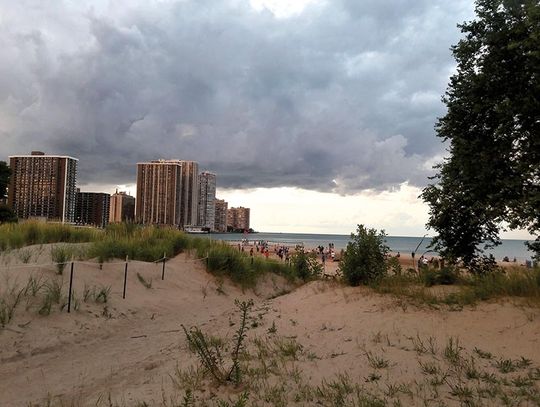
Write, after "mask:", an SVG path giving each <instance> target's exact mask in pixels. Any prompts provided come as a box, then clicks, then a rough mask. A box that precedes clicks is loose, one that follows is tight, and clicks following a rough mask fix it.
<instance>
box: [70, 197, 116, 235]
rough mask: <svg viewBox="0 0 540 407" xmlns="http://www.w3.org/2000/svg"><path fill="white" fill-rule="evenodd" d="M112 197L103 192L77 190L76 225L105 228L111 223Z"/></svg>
mask: <svg viewBox="0 0 540 407" xmlns="http://www.w3.org/2000/svg"><path fill="white" fill-rule="evenodd" d="M110 197H111V196H110V195H109V194H106V193H101V192H81V191H80V189H78V188H77V203H76V205H75V223H77V224H78V225H91V226H96V227H100V228H104V227H105V226H107V224H108V223H109V207H110Z"/></svg>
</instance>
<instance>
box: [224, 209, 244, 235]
mask: <svg viewBox="0 0 540 407" xmlns="http://www.w3.org/2000/svg"><path fill="white" fill-rule="evenodd" d="M227 228H232V229H233V230H249V208H244V207H243V206H240V207H238V208H230V209H229V210H228V211H227Z"/></svg>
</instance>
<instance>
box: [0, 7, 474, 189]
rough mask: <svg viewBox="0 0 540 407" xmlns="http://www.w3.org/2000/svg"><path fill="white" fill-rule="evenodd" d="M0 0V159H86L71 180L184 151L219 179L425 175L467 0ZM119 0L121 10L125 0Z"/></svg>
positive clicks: (358, 183) (271, 182) (286, 182)
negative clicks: (46, 155)
mask: <svg viewBox="0 0 540 407" xmlns="http://www.w3.org/2000/svg"><path fill="white" fill-rule="evenodd" d="M48 3H49V2H47V6H43V5H42V4H43V3H42V2H38V1H30V0H26V1H19V2H17V3H16V4H15V2H7V1H6V2H0V60H2V61H3V63H2V64H0V138H1V141H2V142H1V143H0V159H2V158H3V159H5V158H6V157H7V156H8V155H10V154H19V153H26V152H28V151H30V150H35V149H42V150H44V151H47V152H50V153H58V154H70V155H73V156H76V157H78V158H79V159H80V162H79V165H80V177H79V179H80V182H81V183H82V184H84V183H94V184H95V183H101V184H125V183H133V182H134V179H135V163H136V162H137V161H146V160H151V159H156V158H181V159H193V160H197V161H199V162H200V165H201V167H203V168H207V169H210V170H213V171H216V172H217V173H218V175H219V184H220V186H222V187H236V188H247V187H269V186H298V187H303V188H309V189H314V190H321V191H330V190H333V191H335V192H338V193H341V194H348V193H354V192H358V191H360V190H364V189H386V188H391V187H393V186H395V185H397V184H399V183H402V182H405V181H409V182H410V183H411V184H414V185H419V186H422V185H424V184H425V183H426V181H427V180H426V176H427V175H428V172H427V171H426V169H425V165H424V163H425V162H426V161H427V160H429V159H431V158H432V157H433V156H435V155H437V154H440V153H441V152H442V146H441V144H440V142H439V140H437V139H436V138H435V137H434V130H433V126H434V123H435V120H436V117H437V116H440V115H442V114H443V113H444V110H443V105H442V104H441V102H440V95H441V94H442V93H443V92H444V89H445V87H446V83H447V81H448V76H449V74H450V72H451V70H452V69H453V65H454V63H453V60H452V58H451V55H450V52H449V47H450V45H451V44H453V43H455V42H456V41H457V40H458V38H459V33H458V30H457V28H456V23H458V22H461V21H463V20H465V19H469V18H470V17H471V9H472V5H471V2H470V1H466V0H462V1H455V2H445V1H442V0H435V1H428V0H425V1H416V2H412V3H411V2H410V1H405V0H399V1H396V0H393V1H388V0H387V1H381V0H379V1H375V0H373V1H362V2H359V1H357V0H339V1H327V2H326V3H324V4H322V5H321V4H319V5H314V6H308V7H307V8H306V9H305V10H304V12H303V13H302V14H301V15H299V16H295V17H290V18H285V19H276V18H274V17H273V16H272V14H271V13H269V12H257V11H255V10H253V9H251V7H250V6H249V2H248V0H245V1H243V0H231V1H230V2H227V1H219V2H218V1H210V0H205V1H201V0H197V1H195V0H184V1H178V2H157V1H156V2H143V1H141V2H129V3H128V4H120V5H118V4H116V3H115V4H116V5H112V4H109V2H103V4H101V3H99V2H98V3H95V4H97V5H95V6H94V7H93V8H91V7H90V6H85V5H81V4H80V2H76V4H72V3H69V2H53V3H54V4H53V5H49V4H48ZM121 6H122V7H121Z"/></svg>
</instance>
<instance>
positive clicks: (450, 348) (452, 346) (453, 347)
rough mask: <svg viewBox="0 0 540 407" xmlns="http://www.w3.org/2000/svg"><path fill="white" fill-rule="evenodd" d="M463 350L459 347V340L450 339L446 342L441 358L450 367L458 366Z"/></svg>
mask: <svg viewBox="0 0 540 407" xmlns="http://www.w3.org/2000/svg"><path fill="white" fill-rule="evenodd" d="M462 350H463V348H462V347H461V346H460V345H459V339H457V338H453V337H450V338H448V341H447V342H446V347H445V348H444V353H443V356H444V358H445V359H446V360H447V361H448V362H449V363H450V364H452V365H454V366H455V365H458V364H459V362H460V361H461V351H462Z"/></svg>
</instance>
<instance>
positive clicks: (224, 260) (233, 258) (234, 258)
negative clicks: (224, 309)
mask: <svg viewBox="0 0 540 407" xmlns="http://www.w3.org/2000/svg"><path fill="white" fill-rule="evenodd" d="M193 247H194V249H195V250H196V254H197V257H199V258H201V259H204V261H205V262H206V267H207V270H208V271H209V272H211V273H213V274H218V275H225V276H227V277H229V278H230V279H231V280H233V281H234V282H236V283H239V284H240V285H242V286H243V287H251V286H253V285H254V284H255V283H256V282H257V279H258V278H259V277H261V276H262V275H263V274H265V273H275V274H279V275H282V276H284V277H285V278H287V279H289V280H293V279H294V278H295V277H296V273H295V271H294V269H293V268H292V267H290V266H288V265H287V264H285V263H282V262H279V261H277V260H273V259H265V258H262V257H251V256H249V255H248V254H247V253H245V252H241V251H238V250H237V249H236V248H234V247H232V246H231V245H229V244H227V243H226V242H222V241H211V240H208V239H200V238H199V239H195V240H194V242H193Z"/></svg>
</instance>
